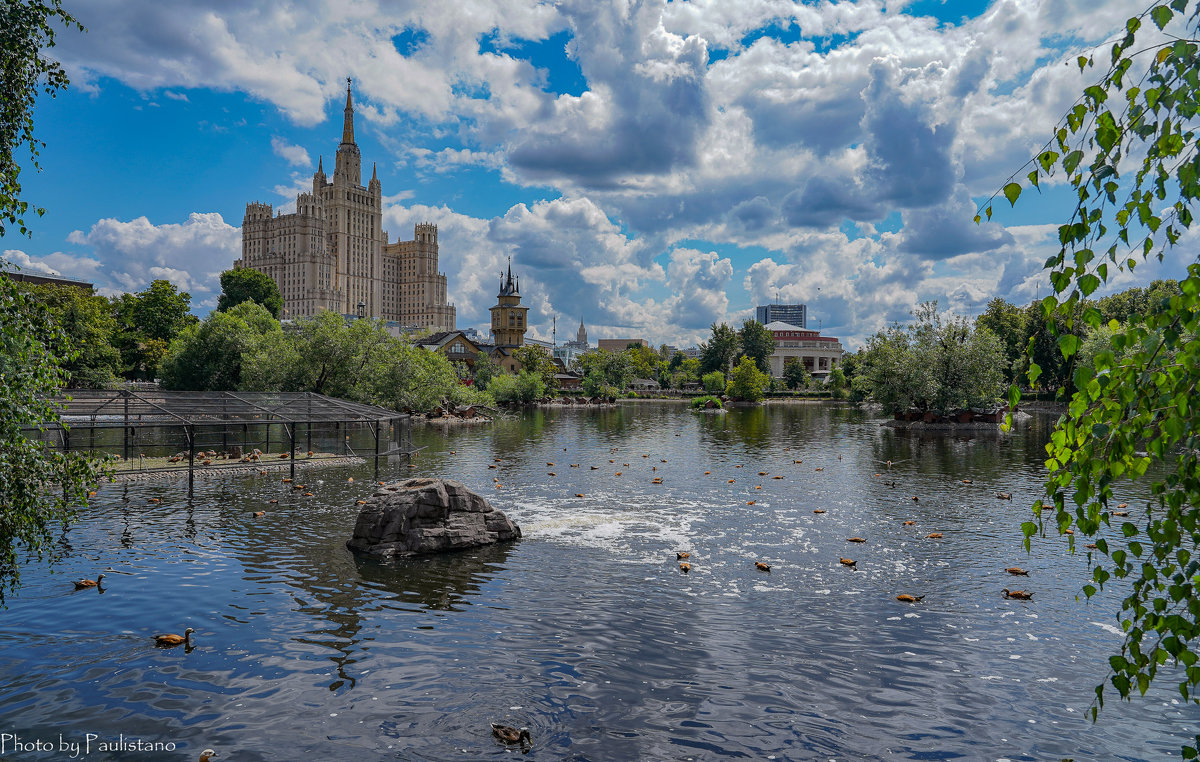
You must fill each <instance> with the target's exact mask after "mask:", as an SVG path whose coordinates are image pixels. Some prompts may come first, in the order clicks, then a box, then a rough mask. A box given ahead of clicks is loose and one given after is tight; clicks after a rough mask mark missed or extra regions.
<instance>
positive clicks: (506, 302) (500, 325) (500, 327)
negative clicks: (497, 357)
mask: <svg viewBox="0 0 1200 762" xmlns="http://www.w3.org/2000/svg"><path fill="white" fill-rule="evenodd" d="M520 286H521V280H520V278H517V279H514V278H513V274H512V260H511V259H510V260H509V262H508V276H507V278H506V277H505V276H504V274H503V273H501V275H500V293H499V294H497V295H496V306H495V307H492V309H491V313H492V340H493V341H494V342H495V343H496V346H497V347H503V348H505V349H515V348H516V347H520V346H524V344H525V329H526V328H528V327H529V326H528V323H527V321H526V319H525V318H526V313H527V312H529V308H528V307H522V306H521V288H520Z"/></svg>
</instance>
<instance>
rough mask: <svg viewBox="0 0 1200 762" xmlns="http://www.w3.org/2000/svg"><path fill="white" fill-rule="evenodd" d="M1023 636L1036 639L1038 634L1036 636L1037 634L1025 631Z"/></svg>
mask: <svg viewBox="0 0 1200 762" xmlns="http://www.w3.org/2000/svg"><path fill="white" fill-rule="evenodd" d="M1025 637H1027V638H1029V639H1030V640H1037V639H1038V636H1037V635H1034V634H1033V633H1032V632H1027V633H1025Z"/></svg>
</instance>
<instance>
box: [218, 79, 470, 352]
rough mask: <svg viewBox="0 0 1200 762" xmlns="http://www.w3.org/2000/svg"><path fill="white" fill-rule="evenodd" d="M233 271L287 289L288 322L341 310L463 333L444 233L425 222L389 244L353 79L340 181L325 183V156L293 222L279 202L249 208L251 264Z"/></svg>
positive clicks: (246, 237) (338, 163)
mask: <svg viewBox="0 0 1200 762" xmlns="http://www.w3.org/2000/svg"><path fill="white" fill-rule="evenodd" d="M233 266H234V267H246V268H250V269H253V270H258V271H260V272H263V273H266V274H267V275H269V276H270V277H271V279H272V280H274V281H275V283H276V284H278V286H279V292H280V293H281V294H282V295H283V310H282V312H281V313H280V316H281V317H283V318H297V317H302V316H305V315H313V314H316V313H317V312H319V311H320V310H332V311H334V312H339V313H341V314H343V315H363V316H365V317H371V318H378V319H382V320H386V321H394V322H397V323H400V324H401V325H404V326H405V327H408V328H412V329H416V330H418V331H420V332H423V333H431V332H436V331H452V330H454V321H455V310H454V306H453V305H452V304H450V303H449V302H448V301H447V299H446V276H445V275H444V274H443V273H439V272H438V240H437V226H436V225H432V224H429V223H422V224H419V225H417V226H416V228H415V230H414V235H413V240H411V241H396V242H393V243H389V242H388V234H387V232H386V231H384V229H383V191H382V188H381V187H380V183H379V177H378V175H377V174H376V172H375V169H374V167H372V169H371V179H370V181H369V182H368V183H367V184H366V185H365V186H364V185H363V184H362V156H361V155H360V153H359V150H358V145H357V143H355V142H354V104H353V99H352V96H351V92H350V84H349V80H347V84H346V108H345V111H344V116H343V123H342V142H341V144H340V145H338V149H337V155H336V158H335V160H334V170H333V177H332V178H329V177H327V176H326V174H325V164H324V158H322V159H321V160H320V161H318V164H317V171H316V174H314V175H313V181H312V192H311V193H301V194H300V195H299V196H297V197H296V211H295V212H293V213H291V214H276V213H275V211H274V209H273V207H272V206H271V205H270V204H264V203H260V202H251V203H249V204H247V205H246V215H245V217H244V218H243V219H242V258H241V259H239V260H237V261H236V262H234V264H233Z"/></svg>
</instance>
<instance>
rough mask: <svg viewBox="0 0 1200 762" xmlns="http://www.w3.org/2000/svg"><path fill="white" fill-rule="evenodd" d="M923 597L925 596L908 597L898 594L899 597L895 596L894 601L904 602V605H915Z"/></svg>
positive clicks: (904, 594) (906, 594) (907, 595)
mask: <svg viewBox="0 0 1200 762" xmlns="http://www.w3.org/2000/svg"><path fill="white" fill-rule="evenodd" d="M924 597H925V596H923V595H909V594H908V593H900V595H897V596H896V600H898V601H904V602H905V603H917V602H918V601H920V600H921V599H922V598H924Z"/></svg>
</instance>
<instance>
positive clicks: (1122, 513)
mask: <svg viewBox="0 0 1200 762" xmlns="http://www.w3.org/2000/svg"><path fill="white" fill-rule="evenodd" d="M1112 515H1114V516H1128V515H1129V511H1113V512H1112Z"/></svg>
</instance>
